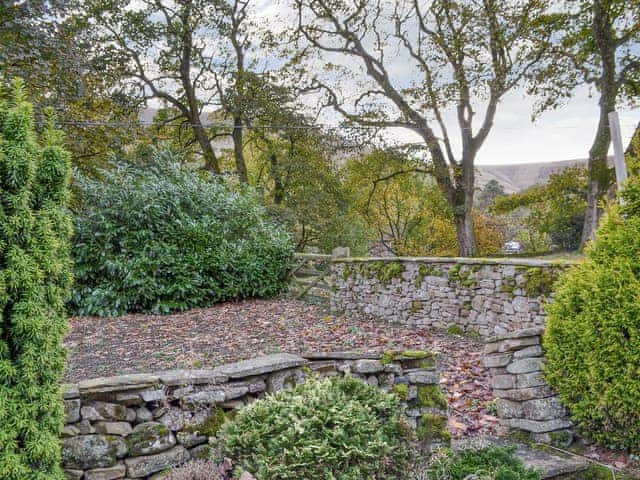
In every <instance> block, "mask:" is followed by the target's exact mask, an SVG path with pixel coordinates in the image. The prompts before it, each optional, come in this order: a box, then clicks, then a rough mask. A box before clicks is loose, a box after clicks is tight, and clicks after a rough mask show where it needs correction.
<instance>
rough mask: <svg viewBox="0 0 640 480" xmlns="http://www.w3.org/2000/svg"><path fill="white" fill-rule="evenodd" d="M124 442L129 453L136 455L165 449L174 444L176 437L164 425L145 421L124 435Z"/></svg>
mask: <svg viewBox="0 0 640 480" xmlns="http://www.w3.org/2000/svg"><path fill="white" fill-rule="evenodd" d="M126 442H127V448H128V450H129V455H130V456H132V457H138V456H141V455H152V454H154V453H158V452H162V451H164V450H167V449H169V448H171V447H173V446H174V445H175V444H176V439H175V437H174V436H173V434H172V433H171V430H170V429H169V427H167V426H166V425H164V424H162V423H159V422H147V423H141V424H140V425H137V426H136V427H135V428H134V429H133V432H131V433H130V434H129V435H128V436H127V437H126Z"/></svg>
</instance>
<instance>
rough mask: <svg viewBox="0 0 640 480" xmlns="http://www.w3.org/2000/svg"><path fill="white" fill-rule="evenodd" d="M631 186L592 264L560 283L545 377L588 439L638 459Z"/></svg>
mask: <svg viewBox="0 0 640 480" xmlns="http://www.w3.org/2000/svg"><path fill="white" fill-rule="evenodd" d="M639 181H640V179H639V178H638V177H632V178H631V179H630V180H629V186H628V187H627V188H625V190H624V193H623V196H624V197H625V198H626V199H628V204H627V206H625V207H622V208H618V207H615V206H614V207H612V208H611V209H610V211H609V212H608V214H607V215H606V216H605V217H604V218H603V220H602V222H601V224H600V228H599V230H598V233H597V237H596V238H597V240H596V241H595V243H594V244H593V245H591V246H590V247H589V248H588V249H587V260H586V261H585V262H584V263H581V264H579V265H578V266H576V267H574V268H573V269H571V270H570V271H569V272H568V273H567V274H566V275H565V276H563V277H562V278H561V279H560V281H559V282H558V286H557V289H556V298H555V300H554V302H553V303H552V304H551V305H549V306H548V312H549V319H548V324H547V325H548V326H547V331H546V332H545V337H544V346H545V350H546V356H547V366H546V370H545V375H546V378H547V380H548V381H549V383H550V384H551V385H553V386H554V387H555V388H556V389H557V390H558V392H559V394H560V397H561V400H562V401H563V403H564V404H565V405H566V406H567V407H568V408H569V410H570V412H571V415H572V418H573V420H574V422H575V423H576V424H577V426H578V428H579V429H580V430H581V431H582V433H583V434H585V435H587V436H588V437H590V438H592V439H594V440H596V441H597V442H599V443H601V444H604V445H607V446H612V447H619V448H626V449H630V450H632V451H634V452H639V451H640V411H639V410H638V405H640V389H638V368H639V366H640V322H639V319H640V262H639V261H638V259H639V258H640V216H638V212H637V211H636V207H635V205H637V202H638V201H640V195H638V193H637V192H638V191H639V190H638V189H637V188H636V187H637V184H638V182H639Z"/></svg>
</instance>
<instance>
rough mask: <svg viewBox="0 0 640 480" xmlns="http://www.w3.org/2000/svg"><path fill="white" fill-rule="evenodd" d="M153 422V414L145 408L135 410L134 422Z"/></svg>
mask: <svg viewBox="0 0 640 480" xmlns="http://www.w3.org/2000/svg"><path fill="white" fill-rule="evenodd" d="M151 420H153V414H152V413H151V411H150V410H149V409H148V408H147V407H138V408H136V422H138V423H144V422H150V421H151Z"/></svg>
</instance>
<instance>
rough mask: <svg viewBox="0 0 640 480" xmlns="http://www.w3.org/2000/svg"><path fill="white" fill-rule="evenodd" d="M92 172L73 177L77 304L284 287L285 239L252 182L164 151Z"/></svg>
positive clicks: (184, 304)
mask: <svg viewBox="0 0 640 480" xmlns="http://www.w3.org/2000/svg"><path fill="white" fill-rule="evenodd" d="M100 177H101V178H100V179H92V178H87V177H82V176H79V177H78V179H77V186H78V190H79V202H77V205H76V207H75V208H74V223H75V227H76V235H75V249H74V255H75V263H76V278H77V284H76V288H75V290H74V295H73V302H72V306H73V307H74V308H75V310H76V311H77V312H78V313H80V314H89V315H99V316H105V315H119V314H123V313H126V312H150V313H168V312H171V311H181V310H186V309H188V308H192V307H196V306H207V305H210V304H212V303H215V302H221V301H225V300H232V299H238V298H245V297H269V296H273V295H276V294H278V293H280V292H282V291H283V290H284V289H285V288H286V287H287V283H288V277H289V275H288V274H289V271H290V265H291V259H292V255H293V246H292V243H291V240H290V238H289V236H288V235H287V234H286V233H285V232H284V231H283V230H281V229H280V228H278V227H276V226H275V225H274V224H271V223H269V222H268V221H267V220H266V215H265V212H264V209H263V208H262V206H261V205H260V203H259V201H258V198H257V197H256V196H255V195H254V194H253V193H252V192H251V191H250V190H248V189H245V188H241V187H235V188H234V187H230V186H228V185H225V184H224V183H223V182H222V181H221V180H220V179H216V178H212V177H209V176H205V174H203V173H198V172H192V171H189V170H186V169H184V168H181V167H180V165H179V163H178V162H177V161H176V159H175V158H173V156H172V154H171V153H170V152H159V153H158V154H157V155H156V158H155V159H154V160H153V161H152V162H151V164H150V165H145V166H144V167H138V166H132V165H123V164H120V165H117V166H116V167H115V168H113V169H111V170H105V171H102V172H101V173H100Z"/></svg>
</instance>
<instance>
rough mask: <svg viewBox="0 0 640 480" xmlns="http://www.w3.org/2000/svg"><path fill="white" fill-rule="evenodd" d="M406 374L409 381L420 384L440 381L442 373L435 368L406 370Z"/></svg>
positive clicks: (431, 383)
mask: <svg viewBox="0 0 640 480" xmlns="http://www.w3.org/2000/svg"><path fill="white" fill-rule="evenodd" d="M405 375H406V377H407V380H409V383H416V384H419V385H433V384H438V383H439V382H440V373H439V372H437V371H434V370H425V369H415V370H406V371H405Z"/></svg>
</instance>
